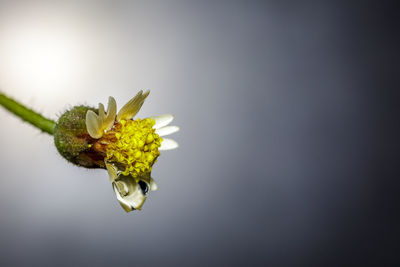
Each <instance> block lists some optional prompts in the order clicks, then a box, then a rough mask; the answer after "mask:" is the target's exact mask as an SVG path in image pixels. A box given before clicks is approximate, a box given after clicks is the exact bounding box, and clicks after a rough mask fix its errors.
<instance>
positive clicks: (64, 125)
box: [54, 106, 105, 168]
mask: <svg viewBox="0 0 400 267" xmlns="http://www.w3.org/2000/svg"><path fill="white" fill-rule="evenodd" d="M88 110H93V111H94V112H96V113H97V112H98V109H96V108H92V107H88V106H75V107H73V108H72V109H71V110H68V111H66V112H65V113H64V114H63V115H62V116H61V117H60V118H59V119H58V121H57V124H56V126H55V128H54V143H55V145H56V147H57V150H58V152H60V154H61V155H62V156H63V157H64V158H65V159H66V160H68V161H69V162H71V163H73V164H75V165H78V166H82V167H86V168H104V167H105V166H104V157H103V156H102V155H99V153H98V152H96V151H95V150H94V149H93V145H94V143H95V142H96V141H97V140H95V139H93V138H92V137H91V136H90V135H89V133H88V132H87V130H86V112H87V111H88Z"/></svg>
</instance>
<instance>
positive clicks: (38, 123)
mask: <svg viewBox="0 0 400 267" xmlns="http://www.w3.org/2000/svg"><path fill="white" fill-rule="evenodd" d="M0 105H1V106H3V107H4V108H5V109H7V110H8V111H10V112H11V113H13V114H14V115H16V116H18V117H20V118H21V119H22V120H24V121H26V122H29V123H30V124H32V125H33V126H35V127H36V128H38V129H40V130H42V131H43V132H46V133H48V134H51V135H53V134H54V127H55V126H56V122H55V121H53V120H50V119H47V118H45V117H43V116H42V115H40V114H39V113H37V112H35V111H33V110H32V109H30V108H28V107H26V106H24V105H22V104H21V103H18V102H17V101H15V100H14V99H12V98H9V97H8V96H6V95H4V94H3V93H2V92H0Z"/></svg>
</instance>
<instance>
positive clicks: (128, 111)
mask: <svg viewBox="0 0 400 267" xmlns="http://www.w3.org/2000/svg"><path fill="white" fill-rule="evenodd" d="M149 94H150V91H146V92H145V93H143V91H142V90H140V91H139V93H137V94H136V96H135V97H134V98H132V99H131V100H129V102H128V103H126V104H125V105H124V106H123V107H122V108H121V110H120V111H119V112H118V115H117V121H120V120H130V119H132V118H133V117H134V116H135V115H136V114H137V113H138V112H139V110H140V108H141V107H142V105H143V103H144V100H145V99H146V97H147V96H148V95H149Z"/></svg>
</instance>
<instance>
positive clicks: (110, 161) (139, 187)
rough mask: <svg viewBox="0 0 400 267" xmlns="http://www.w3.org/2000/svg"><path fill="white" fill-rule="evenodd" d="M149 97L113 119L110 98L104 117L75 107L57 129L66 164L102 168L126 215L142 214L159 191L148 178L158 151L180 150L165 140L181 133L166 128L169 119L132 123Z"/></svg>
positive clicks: (138, 98)
mask: <svg viewBox="0 0 400 267" xmlns="http://www.w3.org/2000/svg"><path fill="white" fill-rule="evenodd" d="M149 93H150V92H149V91H147V92H145V93H143V91H140V92H139V93H138V94H137V95H136V96H135V97H134V98H132V99H131V100H130V101H129V102H128V103H126V104H125V105H124V106H123V107H122V108H121V109H120V111H119V112H118V113H117V104H116V102H115V99H114V98H113V97H109V100H108V106H107V111H106V110H105V108H104V105H103V104H101V103H100V104H99V107H98V109H95V108H90V107H86V106H77V107H74V108H73V109H71V110H70V111H67V112H65V113H64V114H63V115H62V116H61V117H60V119H59V121H58V123H57V126H56V128H55V134H54V137H55V143H56V146H57V148H58V150H59V152H60V153H61V155H63V156H64V157H65V158H66V159H68V160H69V161H71V162H72V163H74V164H77V165H79V166H84V167H87V168H106V169H107V170H108V174H109V176H110V181H111V182H112V186H113V189H114V192H115V194H116V196H117V199H118V201H119V202H120V204H121V206H122V207H123V208H124V209H125V210H126V211H127V212H128V211H131V210H134V209H141V207H142V205H143V203H144V201H145V200H146V197H147V195H148V191H149V190H156V189H157V185H156V183H155V182H154V180H153V179H152V178H151V171H152V167H153V164H154V163H155V162H156V161H157V158H158V157H159V156H160V151H161V150H169V149H174V148H177V147H178V144H177V143H176V142H175V141H174V140H172V139H168V138H162V136H166V135H169V134H172V133H175V132H177V131H178V130H179V128H178V127H177V126H168V124H169V123H170V122H171V121H172V120H173V116H172V115H170V114H165V115H161V116H155V117H150V118H145V119H135V120H134V119H133V118H134V116H135V115H136V114H137V113H138V112H139V110H140V108H141V107H142V105H143V103H144V101H145V99H146V98H147V96H148V95H149Z"/></svg>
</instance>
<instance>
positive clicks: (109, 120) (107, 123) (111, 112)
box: [99, 96, 117, 131]
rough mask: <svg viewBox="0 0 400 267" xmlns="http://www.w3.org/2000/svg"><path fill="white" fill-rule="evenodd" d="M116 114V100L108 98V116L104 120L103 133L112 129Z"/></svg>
mask: <svg viewBox="0 0 400 267" xmlns="http://www.w3.org/2000/svg"><path fill="white" fill-rule="evenodd" d="M99 110H100V109H99ZM99 114H100V113H99ZM116 114H117V103H116V102H115V99H114V98H113V97H111V96H110V97H109V98H108V107H107V115H106V116H105V117H104V118H102V123H103V125H102V128H103V131H108V130H110V129H111V127H112V126H113V125H114V121H115V115H116Z"/></svg>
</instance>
